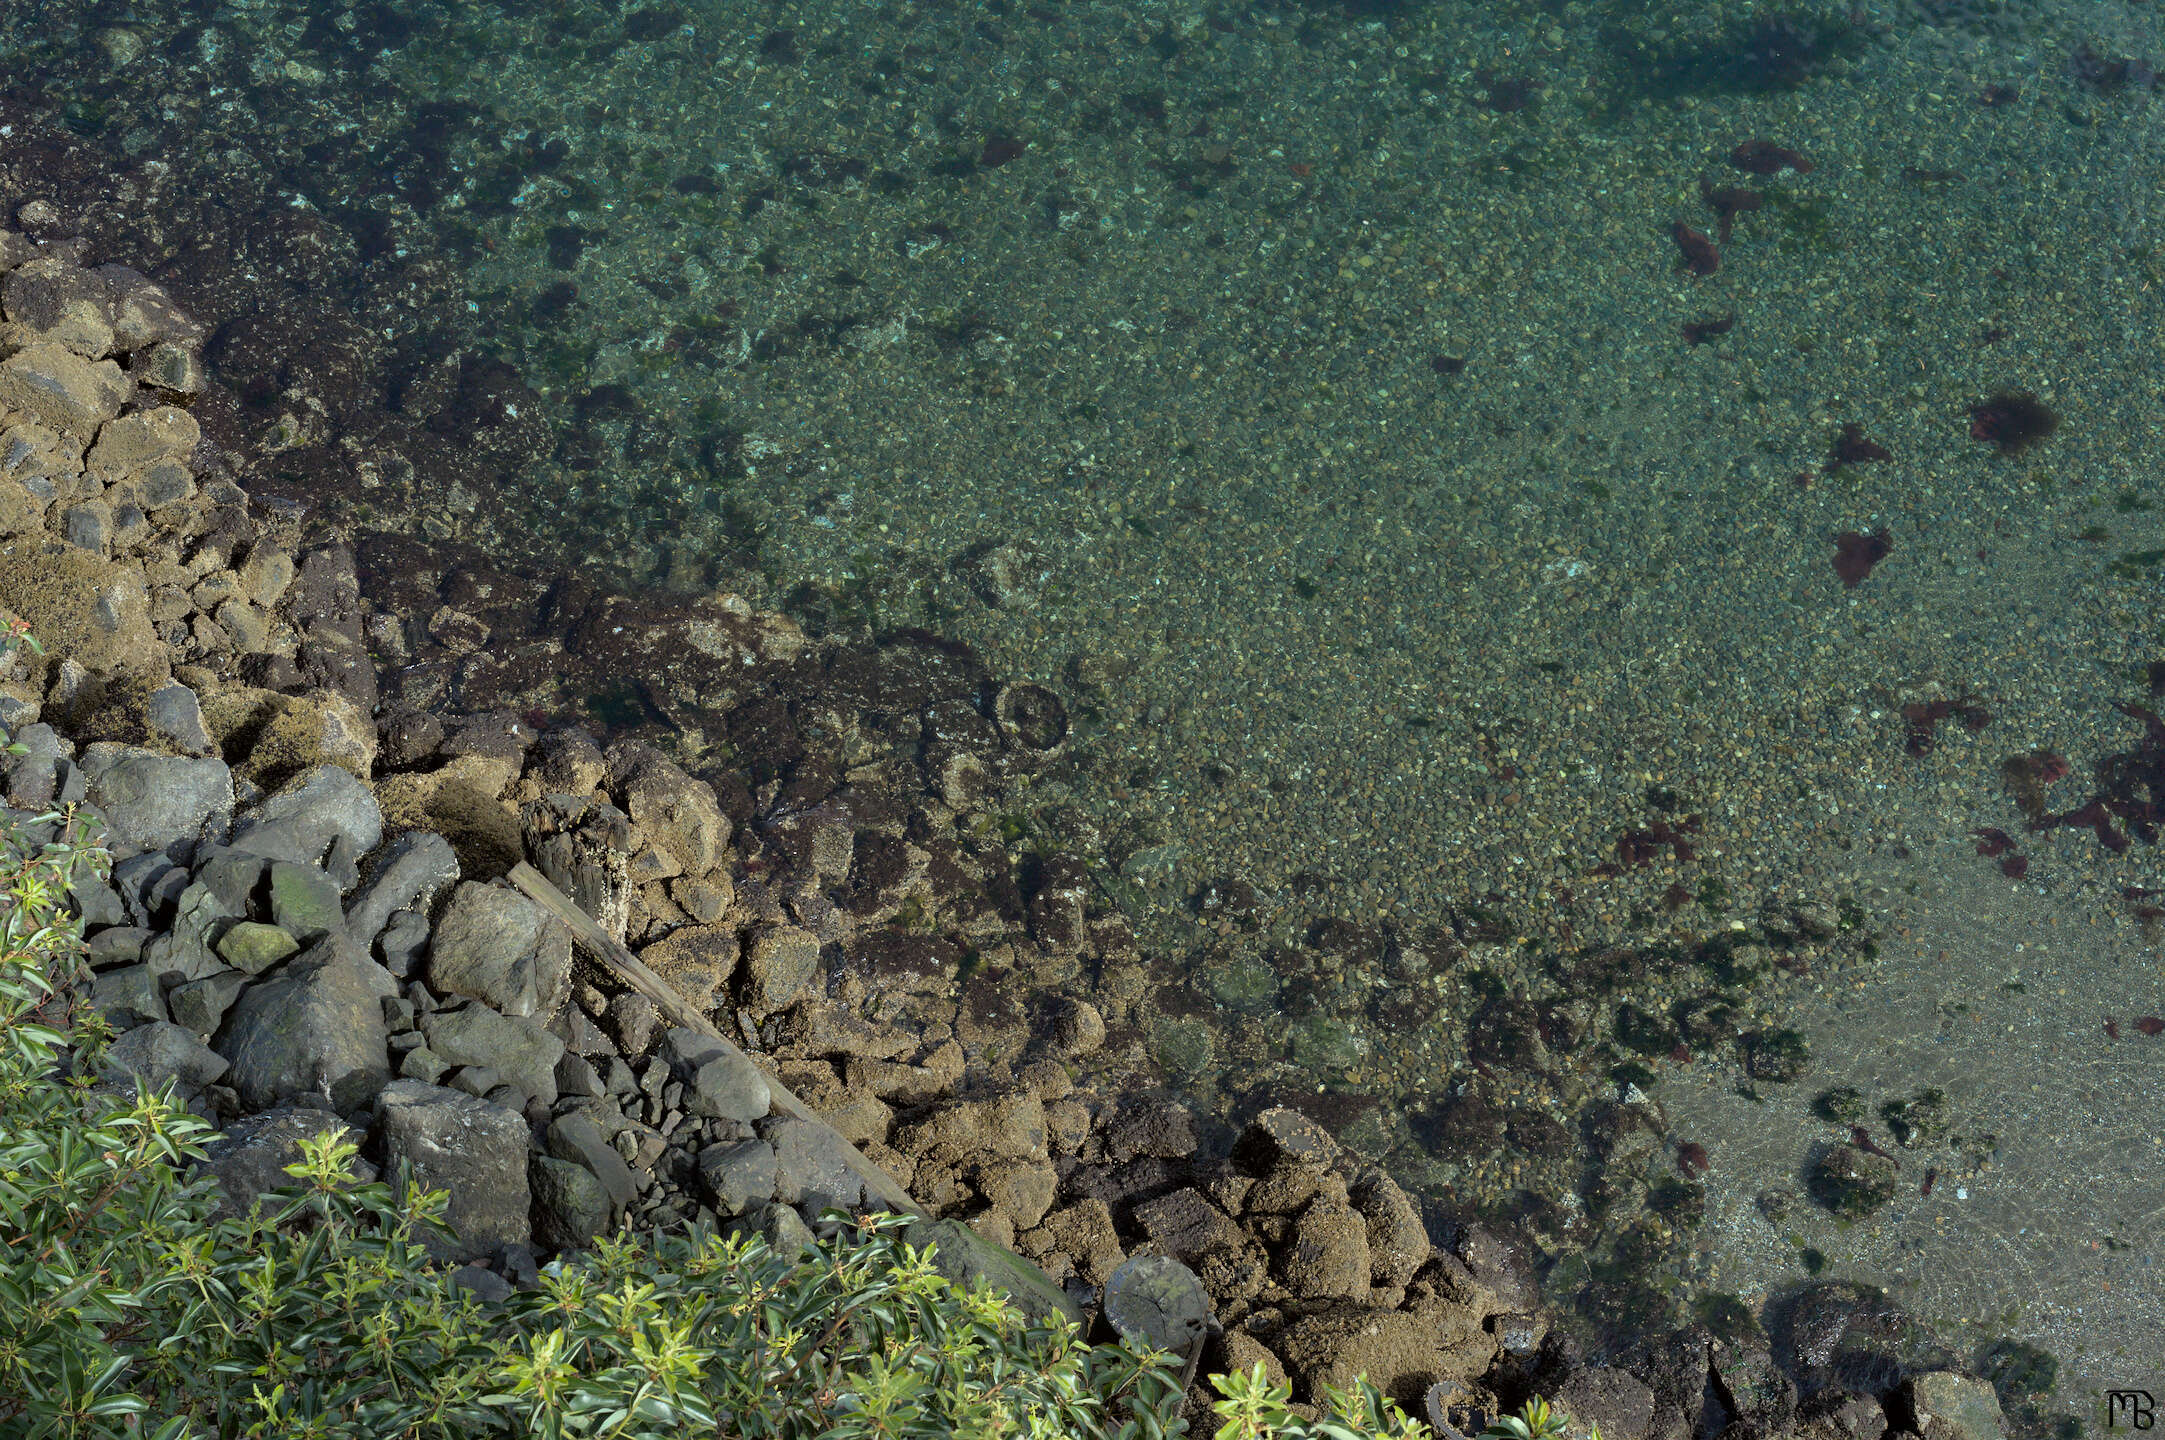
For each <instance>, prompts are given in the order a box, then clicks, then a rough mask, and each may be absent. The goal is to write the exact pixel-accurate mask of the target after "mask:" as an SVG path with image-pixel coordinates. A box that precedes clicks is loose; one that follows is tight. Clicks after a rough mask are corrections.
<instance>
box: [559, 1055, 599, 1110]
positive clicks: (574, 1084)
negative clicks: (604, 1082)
mask: <svg viewBox="0 0 2165 1440" xmlns="http://www.w3.org/2000/svg"><path fill="white" fill-rule="evenodd" d="M567 1043H568V1042H567ZM556 1093H557V1095H558V1096H559V1097H570V1098H576V1099H580V1100H599V1099H600V1098H601V1095H602V1089H601V1077H600V1076H599V1075H597V1074H595V1073H594V1066H593V1063H592V1062H591V1061H589V1060H588V1059H587V1058H586V1057H585V1056H584V1055H579V1054H576V1053H567V1054H566V1055H565V1056H564V1058H563V1059H561V1060H559V1061H557V1062H556Z"/></svg>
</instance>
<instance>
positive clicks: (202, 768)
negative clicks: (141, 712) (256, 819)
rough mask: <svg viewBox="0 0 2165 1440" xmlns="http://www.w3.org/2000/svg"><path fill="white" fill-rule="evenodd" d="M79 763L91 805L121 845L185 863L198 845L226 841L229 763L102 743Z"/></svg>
mask: <svg viewBox="0 0 2165 1440" xmlns="http://www.w3.org/2000/svg"><path fill="white" fill-rule="evenodd" d="M81 763H82V767H83V778H84V780H85V781H86V782H87V783H88V785H89V795H90V800H91V803H92V804H94V805H96V806H97V807H98V809H99V810H100V811H101V812H102V813H103V814H104V816H105V819H106V824H107V826H108V827H109V829H110V831H111V834H112V838H113V839H114V840H115V841H117V842H119V843H120V844H123V845H126V846H128V847H129V848H131V849H135V850H157V851H161V852H163V853H164V854H165V855H167V856H169V857H170V858H172V859H174V860H177V861H179V862H181V863H182V864H187V863H189V862H191V861H193V860H194V858H195V852H196V849H197V847H198V846H199V845H203V844H206V843H207V844H214V845H215V844H218V843H220V842H221V841H223V840H224V839H225V834H226V828H227V826H228V825H229V824H230V823H231V821H232V817H233V772H232V771H231V770H229V769H227V768H226V763H225V761H223V760H216V759H185V758H182V757H178V756H172V755H158V754H153V753H152V752H151V751H148V750H138V749H136V748H135V747H134V746H131V745H117V744H114V743H112V742H111V741H100V742H98V743H97V744H95V745H92V746H90V747H89V748H88V749H87V750H85V751H84V752H83V758H82V762H81Z"/></svg>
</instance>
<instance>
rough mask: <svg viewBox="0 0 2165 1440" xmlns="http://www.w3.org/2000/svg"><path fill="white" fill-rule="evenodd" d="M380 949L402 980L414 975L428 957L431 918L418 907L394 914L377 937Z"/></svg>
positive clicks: (384, 961)
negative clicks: (429, 921)
mask: <svg viewBox="0 0 2165 1440" xmlns="http://www.w3.org/2000/svg"><path fill="white" fill-rule="evenodd" d="M347 923H348V925H349V926H350V925H351V924H352V921H351V920H350V919H349V920H348V922H347ZM349 933H350V931H349ZM376 952H377V953H378V954H379V955H381V956H383V968H384V969H386V970H388V971H390V972H391V973H392V974H393V975H396V976H398V978H399V979H401V980H404V979H406V978H408V977H409V976H411V975H412V974H413V973H414V972H415V971H416V970H419V969H420V968H421V964H422V961H423V960H425V959H426V958H427V956H428V917H427V916H426V915H423V914H422V913H421V912H420V911H418V910H401V911H399V912H397V913H396V914H394V915H393V916H392V917H391V923H390V924H389V925H386V926H385V927H384V928H383V933H382V934H381V935H378V936H377V937H376Z"/></svg>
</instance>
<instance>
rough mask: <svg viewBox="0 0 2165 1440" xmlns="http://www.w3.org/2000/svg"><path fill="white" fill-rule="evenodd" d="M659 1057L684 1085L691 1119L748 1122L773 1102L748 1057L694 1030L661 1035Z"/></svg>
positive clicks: (757, 1069) (769, 1091) (762, 1078)
mask: <svg viewBox="0 0 2165 1440" xmlns="http://www.w3.org/2000/svg"><path fill="white" fill-rule="evenodd" d="M660 1057H661V1059H662V1060H663V1062H664V1063H665V1064H667V1065H668V1067H669V1073H670V1074H672V1075H674V1076H675V1077H676V1078H677V1079H678V1080H680V1081H682V1082H683V1083H684V1104H685V1108H687V1109H688V1110H690V1111H691V1113H692V1114H694V1115H700V1116H705V1117H707V1118H709V1119H714V1120H737V1121H744V1122H750V1121H753V1120H757V1119H759V1118H761V1117H762V1116H764V1115H765V1114H766V1113H767V1109H768V1107H769V1105H770V1104H772V1102H773V1093H772V1089H771V1087H770V1086H769V1085H768V1083H767V1077H766V1076H765V1075H763V1074H761V1073H760V1070H759V1067H758V1066H757V1065H755V1064H753V1063H752V1061H751V1058H750V1057H749V1056H747V1055H745V1054H744V1053H743V1052H741V1051H733V1050H731V1049H729V1048H728V1047H727V1046H725V1045H722V1044H721V1043H720V1042H718V1041H716V1040H714V1039H712V1038H710V1037H708V1036H705V1035H702V1034H700V1033H699V1032H698V1031H697V1030H686V1029H681V1028H680V1029H675V1030H671V1031H670V1032H669V1033H668V1034H666V1035H664V1036H663V1037H662V1045H661V1051H660ZM793 1203H794V1202H793Z"/></svg>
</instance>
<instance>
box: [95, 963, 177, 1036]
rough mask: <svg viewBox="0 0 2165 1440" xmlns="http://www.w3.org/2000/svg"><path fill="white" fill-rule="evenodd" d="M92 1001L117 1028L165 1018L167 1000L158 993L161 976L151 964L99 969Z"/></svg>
mask: <svg viewBox="0 0 2165 1440" xmlns="http://www.w3.org/2000/svg"><path fill="white" fill-rule="evenodd" d="M90 1003H91V1004H92V1005H93V1006H95V1007H96V1008H97V1009H98V1010H99V1012H101V1013H102V1014H103V1015H104V1016H105V1018H106V1019H107V1020H109V1021H111V1022H112V1024H113V1028H114V1029H116V1030H125V1029H130V1028H132V1027H134V1026H137V1025H146V1024H149V1023H150V1022H152V1021H155V1020H163V1019H165V1000H164V998H163V997H162V996H161V995H160V994H159V989H158V977H157V976H155V975H153V974H151V972H150V967H149V966H148V965H123V966H120V967H118V968H116V969H112V970H101V971H99V972H98V978H97V981H96V982H95V983H94V984H93V985H92V986H91V987H90Z"/></svg>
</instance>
